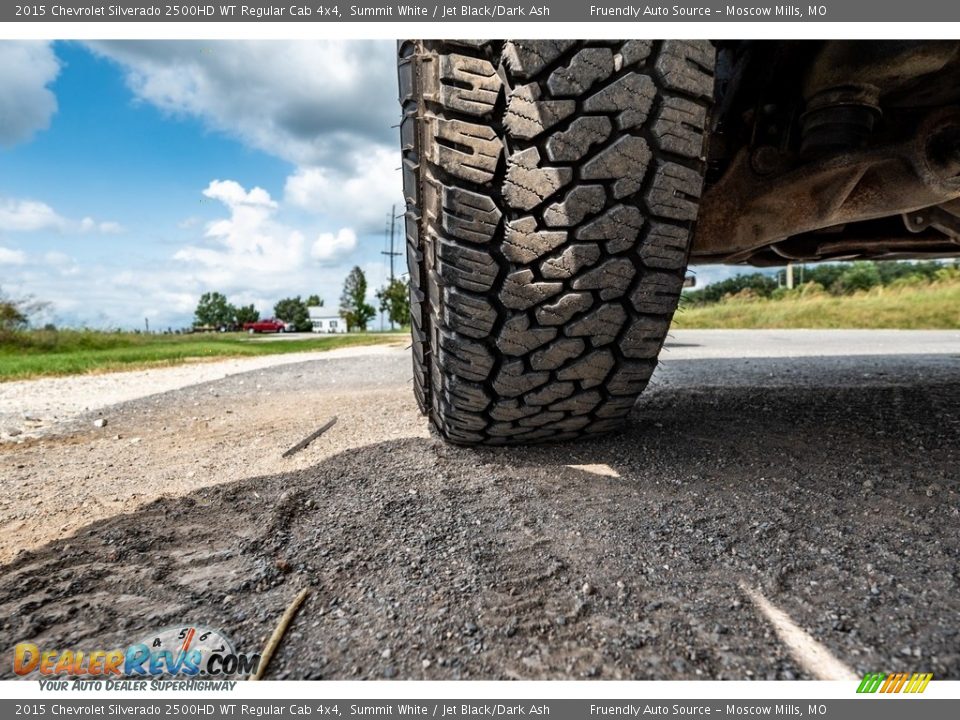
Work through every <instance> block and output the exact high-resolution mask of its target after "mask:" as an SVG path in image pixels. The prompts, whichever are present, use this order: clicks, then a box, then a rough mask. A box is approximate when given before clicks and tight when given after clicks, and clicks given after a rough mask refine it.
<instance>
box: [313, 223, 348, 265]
mask: <svg viewBox="0 0 960 720" xmlns="http://www.w3.org/2000/svg"><path fill="white" fill-rule="evenodd" d="M356 247H357V234H356V233H355V232H354V231H353V230H351V229H350V228H343V229H341V230H340V231H339V232H338V233H337V234H336V235H334V234H333V233H322V234H321V235H320V237H318V238H317V239H316V240H314V241H313V246H312V247H311V248H310V256H311V257H312V258H313V259H314V260H319V261H320V262H330V261H332V260H339V259H340V258H341V257H342V256H343V255H345V254H347V253H349V252H351V251H353V250H354V248H356Z"/></svg>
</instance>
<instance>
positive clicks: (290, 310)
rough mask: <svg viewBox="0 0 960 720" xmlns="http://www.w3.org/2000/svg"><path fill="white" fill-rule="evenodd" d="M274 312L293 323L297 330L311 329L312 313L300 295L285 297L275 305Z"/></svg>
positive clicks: (280, 317)
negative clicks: (308, 310)
mask: <svg viewBox="0 0 960 720" xmlns="http://www.w3.org/2000/svg"><path fill="white" fill-rule="evenodd" d="M273 314H274V316H275V317H276V318H277V319H279V320H283V321H284V322H287V323H291V324H292V325H293V329H294V330H296V331H297V332H306V331H307V330H309V329H310V313H309V312H307V306H306V304H305V303H304V302H303V300H301V299H300V296H299V295H297V296H296V297H292V298H284V299H283V300H279V301H277V304H276V305H274V306H273Z"/></svg>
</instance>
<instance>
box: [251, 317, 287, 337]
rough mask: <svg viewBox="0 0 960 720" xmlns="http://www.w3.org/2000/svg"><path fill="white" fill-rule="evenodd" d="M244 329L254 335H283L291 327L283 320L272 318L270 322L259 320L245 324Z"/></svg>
mask: <svg viewBox="0 0 960 720" xmlns="http://www.w3.org/2000/svg"><path fill="white" fill-rule="evenodd" d="M243 329H244V330H246V331H247V332H248V333H250V334H251V335H253V334H254V333H282V332H287V330H288V329H289V325H288V324H287V323H285V322H284V321H283V320H276V319H274V318H270V319H268V320H257V321H256V322H248V323H244V324H243Z"/></svg>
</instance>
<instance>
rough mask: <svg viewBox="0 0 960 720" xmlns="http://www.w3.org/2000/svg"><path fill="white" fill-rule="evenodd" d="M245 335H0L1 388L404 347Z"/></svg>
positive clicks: (387, 337) (385, 339) (399, 337)
mask: <svg viewBox="0 0 960 720" xmlns="http://www.w3.org/2000/svg"><path fill="white" fill-rule="evenodd" d="M262 337H263V336H255V338H251V337H250V336H248V335H246V334H244V333H220V334H213V333H211V334H195V335H142V334H136V333H124V332H100V331H96V330H29V331H23V332H12V333H10V332H8V333H6V334H0V382H4V381H9V380H25V379H28V378H35V377H44V376H53V375H78V374H83V373H95V372H109V371H114V370H141V369H143V368H150V367H159V366H170V365H180V364H182V363H185V362H199V361H205V360H217V359H222V358H231V357H250V356H254V355H278V354H285V353H295V352H304V351H314V350H316V351H320V350H333V349H335V348H341V347H350V346H355V345H379V344H382V343H389V342H394V343H402V342H405V341H406V340H407V338H408V335H406V334H403V333H400V332H397V333H357V334H350V335H324V336H313V337H306V338H304V339H302V340H301V339H296V340H277V341H273V342H268V341H264V340H262V339H261V338H262Z"/></svg>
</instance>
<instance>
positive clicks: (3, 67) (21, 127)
mask: <svg viewBox="0 0 960 720" xmlns="http://www.w3.org/2000/svg"><path fill="white" fill-rule="evenodd" d="M59 72H60V63H59V62H58V61H57V57H56V55H54V54H53V49H52V48H51V47H50V45H49V43H45V42H13V41H4V42H2V43H0V146H4V147H10V146H12V145H15V144H16V143H19V142H23V141H24V140H29V139H30V138H31V137H32V136H33V134H34V133H36V132H37V131H38V130H44V129H46V128H47V127H49V126H50V118H51V117H53V114H54V113H55V112H56V111H57V98H56V96H55V95H54V94H53V92H52V91H51V90H50V89H49V88H48V87H47V86H48V85H50V83H52V82H53V81H54V80H55V79H56V77H57V75H58V74H59Z"/></svg>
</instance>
